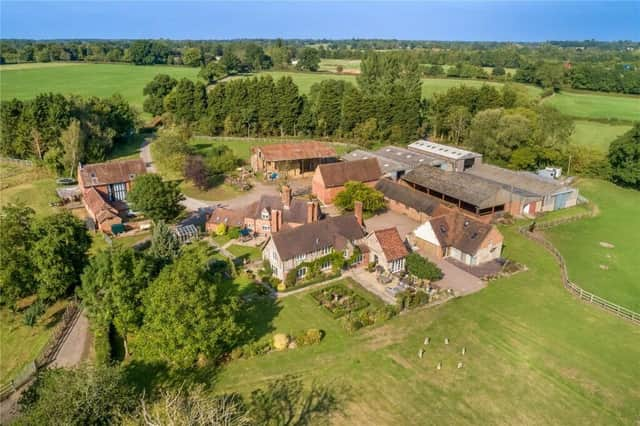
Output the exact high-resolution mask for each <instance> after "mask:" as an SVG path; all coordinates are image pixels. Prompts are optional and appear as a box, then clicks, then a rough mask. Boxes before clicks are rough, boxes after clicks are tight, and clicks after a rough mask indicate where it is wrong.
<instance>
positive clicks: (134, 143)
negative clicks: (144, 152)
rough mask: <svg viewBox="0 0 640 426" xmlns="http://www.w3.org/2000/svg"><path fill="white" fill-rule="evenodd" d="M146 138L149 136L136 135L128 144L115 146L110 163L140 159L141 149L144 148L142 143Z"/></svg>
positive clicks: (110, 156) (123, 143) (122, 143)
mask: <svg viewBox="0 0 640 426" xmlns="http://www.w3.org/2000/svg"><path fill="white" fill-rule="evenodd" d="M146 136H148V135H143V134H140V133H136V134H135V135H133V136H131V137H130V138H129V139H128V140H127V141H126V142H121V143H118V144H117V145H115V146H114V147H113V150H112V151H111V154H110V155H109V161H113V160H118V161H121V160H131V159H136V158H138V157H140V147H141V146H142V142H144V138H145V137H146Z"/></svg>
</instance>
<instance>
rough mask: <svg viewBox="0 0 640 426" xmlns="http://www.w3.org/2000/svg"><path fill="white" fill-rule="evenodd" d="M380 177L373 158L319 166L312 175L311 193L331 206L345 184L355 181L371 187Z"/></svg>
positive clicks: (378, 167) (378, 168) (376, 162)
mask: <svg viewBox="0 0 640 426" xmlns="http://www.w3.org/2000/svg"><path fill="white" fill-rule="evenodd" d="M381 175H382V172H381V171H380V166H378V161H377V160H376V159H375V158H369V159H365V160H356V161H349V162H340V163H332V164H321V165H319V166H318V167H317V168H316V171H315V173H314V174H313V180H312V181H311V192H312V193H313V195H315V196H316V197H318V199H319V200H320V201H322V202H323V203H324V204H331V203H333V200H334V198H335V197H336V195H337V194H338V192H340V191H342V190H344V185H345V183H347V182H349V181H357V182H362V183H364V184H367V185H369V186H372V187H373V186H375V184H376V182H378V179H380V176H381Z"/></svg>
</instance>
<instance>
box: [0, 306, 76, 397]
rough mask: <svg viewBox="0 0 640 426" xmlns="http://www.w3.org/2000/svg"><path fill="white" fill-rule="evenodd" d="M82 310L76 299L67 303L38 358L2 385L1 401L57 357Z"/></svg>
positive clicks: (0, 391)
mask: <svg viewBox="0 0 640 426" xmlns="http://www.w3.org/2000/svg"><path fill="white" fill-rule="evenodd" d="M80 311H81V309H80V305H79V303H78V302H77V301H76V300H73V301H71V302H70V303H69V305H67V308H66V309H65V311H64V314H63V315H62V319H61V320H60V323H59V324H58V326H57V327H56V329H55V331H54V332H53V334H52V335H51V337H50V338H49V340H48V341H47V344H46V345H45V346H44V348H42V350H41V351H40V353H39V354H38V356H37V357H36V359H35V360H34V361H31V362H30V363H29V364H27V365H26V366H25V367H24V368H23V369H22V370H21V371H20V372H19V373H18V374H16V375H15V376H14V378H13V379H11V381H10V382H9V383H6V384H4V385H2V386H0V401H4V400H5V399H7V398H9V397H10V396H11V395H12V394H13V393H14V392H16V391H17V390H18V389H20V388H21V387H22V386H24V385H25V384H26V383H28V382H29V381H30V380H31V379H32V378H34V377H35V376H36V374H38V371H39V370H40V369H42V368H44V367H46V366H48V365H49V364H51V363H52V362H53V361H54V360H55V359H56V355H57V354H58V351H59V350H60V348H61V347H62V344H63V343H64V340H65V338H66V337H67V334H68V333H69V331H70V330H71V328H72V327H73V324H75V322H76V320H77V319H78V316H79V315H80Z"/></svg>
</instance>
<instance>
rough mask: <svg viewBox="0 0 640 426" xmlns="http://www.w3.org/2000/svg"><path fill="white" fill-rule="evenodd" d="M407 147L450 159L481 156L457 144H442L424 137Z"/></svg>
mask: <svg viewBox="0 0 640 426" xmlns="http://www.w3.org/2000/svg"><path fill="white" fill-rule="evenodd" d="M409 148H410V149H412V150H415V151H419V152H422V153H424V154H427V155H433V156H437V157H443V158H447V159H450V160H462V159H466V158H477V157H482V154H478V153H477V152H473V151H467V150H465V149H462V148H458V147H457V146H450V145H443V144H440V143H436V142H432V141H430V140H425V139H420V140H417V141H415V142H413V143H412V144H409Z"/></svg>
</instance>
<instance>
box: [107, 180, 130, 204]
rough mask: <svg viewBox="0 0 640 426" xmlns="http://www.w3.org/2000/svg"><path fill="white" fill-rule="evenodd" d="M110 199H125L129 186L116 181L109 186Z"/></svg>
mask: <svg viewBox="0 0 640 426" xmlns="http://www.w3.org/2000/svg"><path fill="white" fill-rule="evenodd" d="M107 191H108V193H109V201H124V199H125V198H127V186H126V185H125V184H124V183H114V184H111V185H109V186H107Z"/></svg>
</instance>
